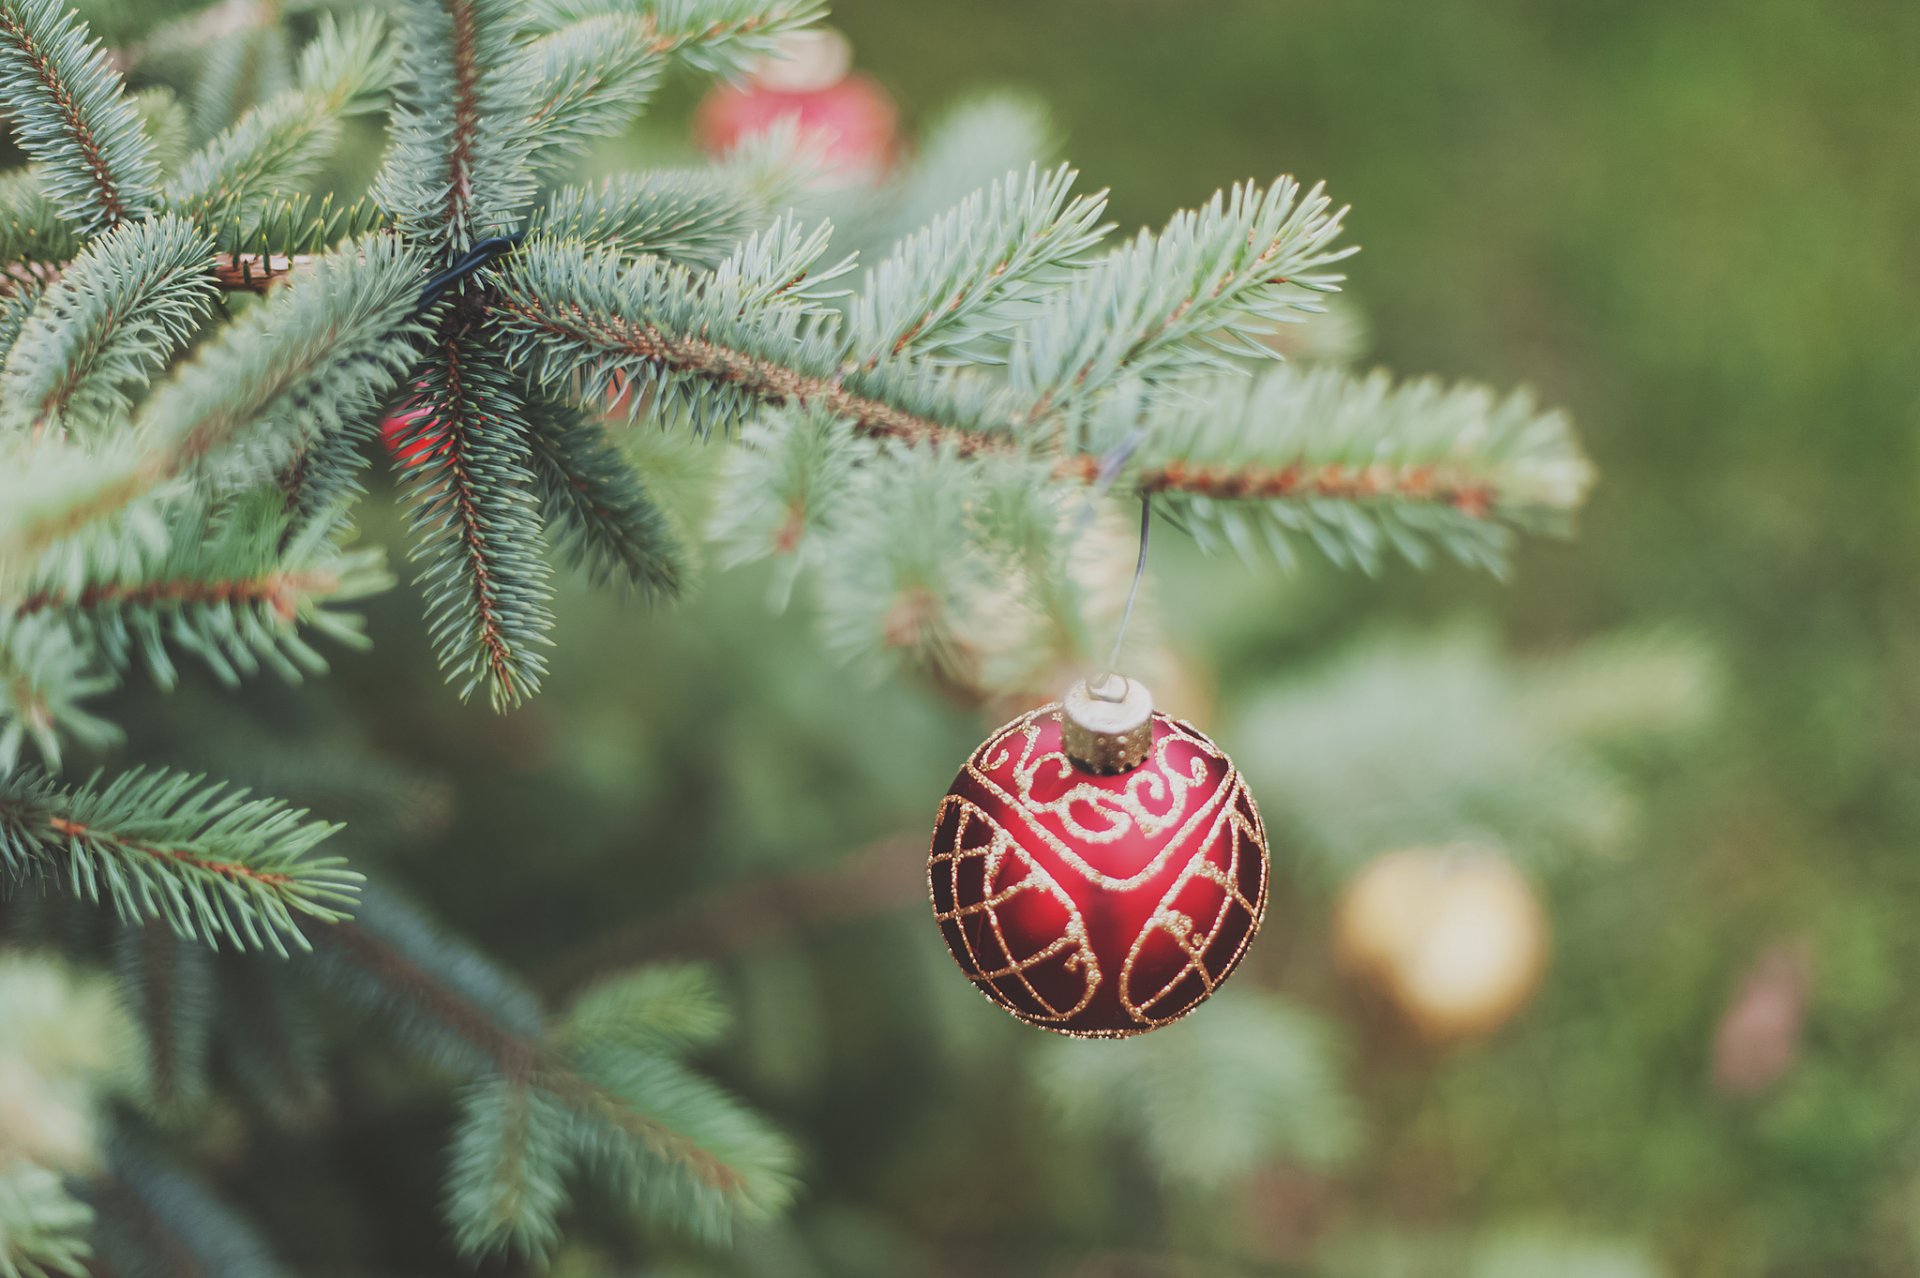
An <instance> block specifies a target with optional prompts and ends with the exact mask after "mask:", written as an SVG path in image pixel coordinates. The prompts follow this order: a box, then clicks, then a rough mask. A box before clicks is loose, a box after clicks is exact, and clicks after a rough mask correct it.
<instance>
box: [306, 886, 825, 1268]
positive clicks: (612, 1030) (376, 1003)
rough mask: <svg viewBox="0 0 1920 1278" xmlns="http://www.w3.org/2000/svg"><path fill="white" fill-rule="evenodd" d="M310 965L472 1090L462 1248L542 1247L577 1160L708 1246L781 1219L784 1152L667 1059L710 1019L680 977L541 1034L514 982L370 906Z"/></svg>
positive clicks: (384, 908) (604, 1001)
mask: <svg viewBox="0 0 1920 1278" xmlns="http://www.w3.org/2000/svg"><path fill="white" fill-rule="evenodd" d="M319 958H320V960H321V962H320V970H321V972H322V974H323V976H324V977H325V979H326V980H327V981H328V983H329V984H330V985H331V986H332V987H333V988H335V989H337V990H338V991H339V992H340V993H341V994H342V995H344V996H345V997H346V998H347V999H349V1000H350V1001H351V1002H352V1003H353V1004H354V1005H355V1006H357V1007H359V1008H361V1009H363V1010H365V1011H369V1012H374V1013H376V1014H378V1015H379V1016H380V1017H381V1018H382V1020H383V1021H385V1022H387V1023H388V1024H390V1025H392V1026H393V1027H394V1028H395V1029H397V1030H399V1031H400V1032H401V1034H402V1036H403V1041H404V1042H406V1043H408V1044H410V1045H412V1046H413V1047H414V1048H415V1050H417V1051H420V1052H422V1053H423V1054H425V1055H426V1056H427V1057H428V1058H429V1059H431V1060H433V1061H435V1062H437V1063H440V1064H442V1065H445V1066H448V1067H451V1068H455V1069H458V1070H460V1071H461V1072H463V1073H465V1074H467V1075H468V1076H469V1077H470V1078H471V1079H473V1080H475V1081H474V1082H473V1084H472V1085H471V1086H469V1088H468V1089H467V1091H466V1092H465V1093H463V1096H462V1110H463V1116H462V1119H461V1130H460V1134H459V1135H458V1136H457V1137H456V1142H455V1151H454V1154H455V1156H454V1165H453V1168H452V1170H451V1174H450V1188H449V1194H448V1208H449V1213H450V1216H451V1218H452V1219H453V1222H454V1224H455V1228H456V1231H457V1233H458V1235H459V1237H460V1238H461V1240H462V1245H463V1246H464V1247H465V1248H467V1249H468V1250H469V1251H474V1252H483V1251H490V1250H497V1249H504V1248H508V1247H516V1246H517V1247H522V1248H534V1249H537V1248H538V1247H539V1246H541V1245H542V1244H543V1240H545V1239H548V1238H550V1237H551V1236H552V1230H553V1224H552V1218H551V1215H552V1213H553V1212H556V1211H558V1210H559V1209H560V1207H561V1206H563V1205H564V1201H565V1193H564V1187H563V1186H561V1185H559V1184H557V1182H558V1180H559V1179H560V1178H561V1177H563V1176H564V1175H565V1173H566V1171H567V1170H568V1169H570V1168H571V1166H572V1165H574V1163H575V1161H576V1160H577V1163H578V1165H579V1166H580V1167H581V1168H582V1169H583V1170H585V1171H588V1172H590V1173H592V1174H596V1175H599V1176H601V1177H604V1178H606V1179H607V1181H608V1182H609V1183H610V1184H611V1185H612V1187H613V1188H615V1189H616V1190H618V1191H620V1192H622V1193H623V1194H624V1195H626V1196H627V1197H628V1198H629V1199H630V1201H632V1202H633V1203H634V1205H635V1206H637V1207H640V1208H642V1209H644V1210H646V1211H648V1212H649V1214H656V1215H659V1216H661V1217H662V1218H663V1219H672V1220H675V1221H678V1222H680V1223H682V1224H685V1225H690V1226H692V1227H694V1228H696V1229H699V1230H700V1231H701V1232H703V1233H707V1234H709V1235H721V1234H724V1232H725V1231H726V1229H727V1226H728V1224H729V1223H730V1222H731V1221H732V1220H733V1219H735V1218H736V1217H744V1218H748V1219H753V1218H759V1217H764V1216H765V1215H767V1214H769V1213H772V1212H774V1211H777V1210H778V1209H779V1208H780V1207H781V1206H782V1205H783V1204H784V1203H785V1201H786V1199H787V1197H788V1195H789V1194H790V1192H791V1182H790V1172H791V1166H792V1161H793V1153H792V1150H791V1149H790V1148H789V1147H788V1146H787V1144H786V1142H785V1141H784V1140H782V1139H781V1138H779V1137H778V1136H777V1135H775V1134H774V1133H772V1132H771V1131H770V1130H769V1129H767V1128H766V1126H765V1125H764V1124H763V1123H762V1122H761V1120H759V1119H758V1118H757V1117H756V1116H754V1115H753V1114H752V1113H751V1112H750V1111H748V1110H747V1109H745V1108H744V1107H743V1106H741V1105H740V1103H739V1102H738V1101H736V1100H734V1099H733V1098H732V1097H731V1096H729V1095H728V1094H726V1093H725V1092H723V1091H721V1090H720V1089H719V1088H717V1087H715V1086H714V1085H713V1084H711V1083H708V1082H706V1081H705V1080H704V1079H701V1078H699V1077H698V1076H697V1075H694V1074H693V1073H691V1072H690V1071H688V1070H687V1069H686V1068H685V1066H683V1065H681V1064H680V1063H679V1061H678V1060H677V1059H675V1057H674V1056H673V1055H672V1054H671V1051H670V1047H671V1045H672V1044H673V1043H674V1042H675V1040H676V1036H683V1035H685V1034H687V1033H688V1032H689V1031H691V1033H693V1034H694V1035H695V1036H697V1035H698V1034H699V1033H701V1032H702V1031H703V1029H704V1028H706V1026H705V1025H704V1024H703V1022H707V1023H710V1022H711V1020H712V1014H711V1013H710V1012H709V1013H706V1014H701V1013H693V1014H692V1015H691V1018H690V1017H689V1012H690V1009H689V1007H688V1005H687V1000H688V999H689V998H690V997H692V996H694V994H695V991H694V990H693V989H692V988H691V987H690V986H688V985H687V983H686V982H684V981H682V980H678V979H668V980H665V981H661V982H657V983H654V984H653V985H652V986H651V988H628V989H625V990H620V991H617V992H615V991H603V992H601V993H600V994H598V995H589V996H588V997H587V998H586V999H585V1000H583V1002H582V1004H581V1005H580V1006H579V1007H578V1008H577V1009H576V1011H575V1014H574V1015H572V1016H570V1017H569V1018H568V1020H567V1021H566V1022H565V1023H564V1024H563V1027H562V1030H561V1032H560V1033H559V1034H557V1035H548V1034H547V1033H546V1031H545V1029H544V1027H543V1023H542V1022H543V1017H542V1016H541V1013H540V1009H539V1007H538V1005H537V1003H535V1002H534V1001H533V1000H532V998H531V996H530V995H528V994H527V993H526V992H525V991H524V989H523V988H521V987H520V986H519V984H518V983H517V982H514V981H512V980H511V979H510V978H508V977H506V976H505V975H503V974H501V973H499V972H498V971H496V970H495V969H493V967H492V965H491V964H489V963H487V962H486V961H485V960H484V959H482V958H481V957H480V956H479V955H478V954H476V953H474V952H473V951H471V950H469V949H467V948H466V947H465V946H464V945H462V944H460V943H459V942H457V941H454V940H452V939H451V938H448V937H446V936H444V935H441V934H440V933H438V931H437V930H436V929H433V928H432V927H430V926H429V925H428V924H427V923H426V922H425V921H424V920H422V919H420V918H419V917H418V916H416V915H414V914H413V912H412V911H410V910H408V909H406V908H405V907H403V906H401V905H400V904H399V903H398V902H396V901H394V900H392V899H391V898H389V897H386V896H384V895H381V894H377V893H370V894H369V895H368V896H367V898H366V900H365V901H364V902H363V904H362V908H361V910H360V917H359V918H358V920H357V921H355V922H354V923H351V924H347V925H344V926H342V927H338V928H332V929H329V930H328V931H327V933H326V934H325V935H324V936H323V937H322V938H321V942H320V948H319ZM627 1018H635V1019H627ZM682 1041H685V1040H684V1039H682ZM503 1107H504V1108H503Z"/></svg>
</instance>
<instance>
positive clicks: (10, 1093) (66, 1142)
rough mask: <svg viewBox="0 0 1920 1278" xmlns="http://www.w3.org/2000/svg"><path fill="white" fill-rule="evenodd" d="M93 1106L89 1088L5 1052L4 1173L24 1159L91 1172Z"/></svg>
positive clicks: (1, 1090)
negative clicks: (49, 1073) (51, 1073)
mask: <svg viewBox="0 0 1920 1278" xmlns="http://www.w3.org/2000/svg"><path fill="white" fill-rule="evenodd" d="M94 1145H95V1132H94V1122H93V1106H92V1104H91V1102H90V1100H89V1098H88V1096H87V1094H86V1092H85V1090H84V1089H82V1088H80V1087H78V1086H75V1085H74V1084H73V1083H72V1082H67V1083H61V1082H58V1081H56V1080H54V1079H51V1078H49V1077H48V1076H47V1075H46V1074H44V1073H42V1072H41V1071H40V1070H38V1069H36V1068H35V1067H34V1066H33V1065H32V1064H31V1063H30V1062H28V1061H27V1060H25V1059H23V1058H21V1057H18V1056H0V1173H4V1172H5V1171H7V1170H8V1169H10V1168H15V1167H18V1166H19V1165H20V1164H21V1163H30V1164H32V1165H34V1166H37V1167H45V1168H48V1169H49V1170H51V1171H57V1172H84V1171H90V1170H92V1169H93V1168H94V1166H95V1165H96V1163H97V1161H98V1160H97V1158H96V1157H95V1153H94Z"/></svg>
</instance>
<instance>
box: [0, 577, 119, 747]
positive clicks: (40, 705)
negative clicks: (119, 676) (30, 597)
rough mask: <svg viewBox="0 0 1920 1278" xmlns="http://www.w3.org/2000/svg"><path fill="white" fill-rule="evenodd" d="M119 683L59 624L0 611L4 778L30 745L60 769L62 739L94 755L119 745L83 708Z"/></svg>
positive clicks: (112, 730)
mask: <svg viewBox="0 0 1920 1278" xmlns="http://www.w3.org/2000/svg"><path fill="white" fill-rule="evenodd" d="M115 682H116V680H115V679H113V678H112V677H111V676H109V675H106V674H103V673H102V672H101V671H99V670H98V669H96V668H95V666H94V663H93V655H92V654H91V653H89V652H87V651H85V650H84V649H82V648H81V647H80V646H79V645H78V644H76V643H75V642H74V637H73V634H72V632H71V631H70V630H68V629H67V628H66V627H65V626H63V625H61V624H60V623H59V622H58V621H56V620H54V619H52V618H38V619H28V618H23V617H19V616H15V615H10V614H9V613H8V612H7V611H6V610H5V609H4V608H0V774H4V773H9V772H12V771H13V769H14V768H15V767H16V766H18V764H19V761H20V754H21V750H22V748H23V747H24V746H25V745H27V744H28V743H29V742H31V743H32V745H33V747H34V749H35V751H36V752H37V753H38V754H39V756H40V759H41V761H42V762H43V763H44V764H45V765H46V766H47V767H49V768H58V767H59V766H60V757H61V751H62V740H63V739H66V740H71V741H74V742H76V743H78V744H79V745H81V746H84V747H88V748H96V749H97V748H100V747H104V746H108V745H112V744H114V743H115V742H117V741H119V739H120V730H119V729H118V728H116V727H115V726H114V725H113V724H111V723H109V722H107V721H106V720H105V719H101V718H99V717H98V716H96V715H94V714H92V713H91V712H89V711H88V710H87V709H86V708H85V707H84V706H83V705H82V704H81V703H82V702H84V701H86V700H87V699H88V698H90V697H95V696H98V695H99V694H101V693H103V692H106V691H107V690H108V689H110V688H112V687H113V686H114V684H115Z"/></svg>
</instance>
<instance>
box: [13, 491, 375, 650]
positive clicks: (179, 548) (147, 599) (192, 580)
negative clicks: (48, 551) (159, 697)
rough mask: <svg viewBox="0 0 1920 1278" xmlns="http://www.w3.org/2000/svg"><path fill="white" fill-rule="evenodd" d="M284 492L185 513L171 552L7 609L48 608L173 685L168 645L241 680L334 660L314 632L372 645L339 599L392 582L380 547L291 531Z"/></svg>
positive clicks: (22, 613)
mask: <svg viewBox="0 0 1920 1278" xmlns="http://www.w3.org/2000/svg"><path fill="white" fill-rule="evenodd" d="M278 505H279V498H278V497H277V495H274V494H270V493H260V494H253V495H250V496H249V497H248V498H247V499H246V500H245V501H242V502H239V503H236V504H234V505H232V506H230V507H227V508H224V509H222V510H221V511H220V512H219V513H218V514H217V515H207V514H205V513H199V512H196V513H192V514H187V515H179V516H176V518H175V520H174V522H173V525H172V526H171V527H170V528H169V530H168V538H167V541H168V549H167V551H166V553H165V554H164V555H163V556H161V557H159V558H158V559H156V560H153V561H151V562H142V563H140V564H139V565H137V566H136V568H135V570H133V571H129V572H126V573H122V574H118V575H115V574H106V573H102V574H95V575H90V576H89V577H87V579H86V580H84V581H83V582H81V583H79V584H78V586H77V588H76V585H75V583H73V582H71V581H69V582H65V583H59V584H51V583H41V584H39V585H37V586H30V587H29V588H28V589H27V590H26V592H25V593H24V594H23V595H22V596H21V597H20V598H19V599H18V600H17V601H15V602H12V603H10V604H9V603H5V602H4V601H0V609H4V610H7V611H8V612H10V614H11V615H12V616H13V617H16V618H22V619H24V618H32V617H36V616H39V615H43V614H44V615H47V616H50V617H53V618H57V619H58V620H59V621H60V622H61V623H62V624H63V625H65V626H67V627H69V628H70V631H71V634H72V637H73V638H74V639H75V640H76V641H77V642H79V643H81V644H83V645H84V647H85V649H86V650H87V651H90V652H97V653H99V654H101V656H102V657H103V659H104V660H105V661H106V663H107V664H108V665H109V666H110V667H111V668H113V669H115V670H123V669H125V668H127V667H128V666H130V665H132V664H133V663H134V662H135V661H139V662H140V663H142V664H144V665H145V666H146V667H147V669H148V670H149V671H150V672H151V673H152V675H153V677H154V678H155V680H156V681H158V682H159V683H160V684H161V685H162V686H163V687H171V686H172V684H173V683H174V681H175V679H176V678H177V675H176V672H175V670H174V666H173V662H172V660H171V658H170V657H169V656H168V650H169V648H175V647H177V648H180V649H184V650H186V651H189V652H192V653H195V654H196V655H198V656H199V657H200V658H201V659H202V660H204V661H205V662H206V663H207V665H208V667H209V668H211V669H212V671H213V672H214V674H215V675H216V676H217V677H219V678H220V679H221V680H222V681H224V682H226V683H229V684H232V683H237V682H238V681H239V679H240V677H241V676H242V675H246V674H252V673H254V672H255V671H256V670H257V669H258V668H259V667H260V666H261V665H262V664H265V665H269V666H272V667H273V668H274V669H275V670H277V671H278V672H279V673H280V674H281V675H282V676H283V677H285V678H287V679H289V680H295V679H298V678H300V677H301V676H302V675H303V674H317V673H320V672H322V671H324V670H325V669H326V662H325V660H324V658H322V657H321V655H320V654H319V653H318V652H316V651H315V650H314V649H313V648H312V647H311V646H310V645H309V644H308V643H307V642H306V639H305V637H304V636H303V635H302V633H301V632H302V630H303V629H308V630H312V631H315V632H317V633H319V634H321V635H324V636H325V637H327V638H329V639H331V640H334V641H335V642H339V643H343V644H346V645H349V646H361V645H363V644H364V642H365V641H364V638H363V637H362V635H361V633H360V629H359V619H358V618H357V617H355V616H353V615H351V614H346V613H340V612H336V611H334V610H333V609H332V607H330V605H338V604H341V603H346V602H349V601H351V600H354V599H358V598H361V597H364V596H366V595H369V594H372V593H374V592H376V591H379V590H382V589H384V588H385V587H386V586H387V585H388V584H389V581H390V579H389V578H388V576H387V573H386V570H385V568H384V567H383V565H382V562H381V557H380V554H379V552H378V551H377V550H359V551H346V550H343V549H342V548H341V547H340V546H338V545H337V544H335V542H334V541H333V539H332V538H331V537H330V535H329V534H330V533H331V531H332V529H331V526H330V525H329V524H327V523H321V522H316V523H311V524H309V525H307V526H306V527H304V528H301V529H297V530H296V529H291V528H289V529H287V532H288V533H289V534H291V535H288V536H285V537H284V538H283V536H282V526H281V523H280V522H279V520H278V519H277V518H276V515H277V513H278V512H277V511H276V509H275V508H276V507H277V506H278Z"/></svg>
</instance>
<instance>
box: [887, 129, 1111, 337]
mask: <svg viewBox="0 0 1920 1278" xmlns="http://www.w3.org/2000/svg"><path fill="white" fill-rule="evenodd" d="M1075 177H1076V174H1075V173H1074V171H1073V170H1072V169H1071V168H1068V167H1067V166H1066V165H1061V166H1060V167H1058V168H1055V169H1051V170H1047V171H1044V172H1043V171H1042V170H1041V169H1040V167H1039V166H1038V165H1033V166H1031V167H1029V168H1028V169H1027V171H1026V172H1025V173H1024V174H1022V173H1019V172H1013V173H1009V174H1007V175H1006V176H1005V177H1003V178H1001V179H999V180H998V181H996V182H994V183H993V185H992V186H990V187H988V188H987V189H985V190H983V191H976V192H974V193H973V194H972V195H970V196H968V197H967V198H966V199H965V200H963V201H962V202H961V203H960V204H959V205H957V206H956V207H954V208H953V209H951V210H949V211H947V212H946V213H944V214H942V215H941V216H939V217H937V218H935V219H934V220H933V221H932V222H930V223H928V224H927V226H926V227H924V228H923V229H921V230H920V231H919V232H918V233H917V234H915V235H913V236H912V237H910V238H909V239H907V240H904V241H902V242H901V243H900V244H899V245H898V246H897V247H896V248H895V249H894V250H893V252H892V253H891V254H890V255H889V256H888V257H887V259H886V260H885V261H883V262H881V263H880V265H879V266H878V267H876V268H874V270H873V271H872V272H871V273H870V275H869V276H868V278H867V281H866V283H865V284H864V286H863V287H862V289H861V291H860V297H859V300H858V301H857V302H856V303H855V305H854V308H853V313H852V317H851V327H852V340H853V351H854V358H856V359H857V360H859V361H860V362H862V363H863V364H865V365H867V366H869V367H871V366H873V365H875V364H878V363H879V362H880V361H881V360H882V359H887V358H893V357H897V356H899V355H902V354H904V353H905V352H906V351H907V350H908V349H909V348H911V349H912V350H914V351H915V352H918V353H922V354H925V353H942V352H945V353H952V352H954V351H956V350H958V349H960V348H964V347H965V346H966V345H967V344H968V343H970V342H972V341H974V340H976V339H979V338H981V337H983V336H986V335H989V334H997V335H1000V336H1001V337H1002V340H1004V335H1005V334H1006V333H1008V332H1009V331H1011V324H1010V322H1011V321H1012V320H1013V319H1015V318H1016V317H1017V316H1018V315H1019V311H1018V309H1016V308H1017V307H1018V305H1019V303H1020V302H1021V301H1022V299H1023V298H1027V297H1031V296H1032V294H1033V293H1034V292H1035V291H1036V290H1038V289H1040V288H1044V287H1045V286H1047V285H1051V284H1055V283H1057V282H1058V278H1057V277H1058V276H1060V274H1061V273H1062V272H1063V271H1064V270H1065V269H1066V268H1068V267H1070V266H1071V265H1072V264H1074V263H1075V262H1076V261H1077V260H1078V259H1080V258H1081V257H1082V256H1083V255H1084V254H1085V253H1086V252H1087V251H1088V250H1090V249H1091V248H1092V247H1093V246H1094V245H1095V244H1097V243H1098V242H1099V240H1100V238H1101V237H1102V236H1103V235H1104V234H1105V233H1106V231H1107V229H1108V228H1107V227H1106V226H1104V225H1102V224H1101V222H1100V217H1101V214H1102V213H1103V212H1105V210H1106V193H1105V192H1104V191H1103V192H1100V193H1098V194H1095V195H1083V196H1075V197H1073V198H1072V199H1071V200H1070V199H1069V198H1068V193H1069V191H1070V190H1071V188H1072V186H1073V181H1074V178H1075Z"/></svg>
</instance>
